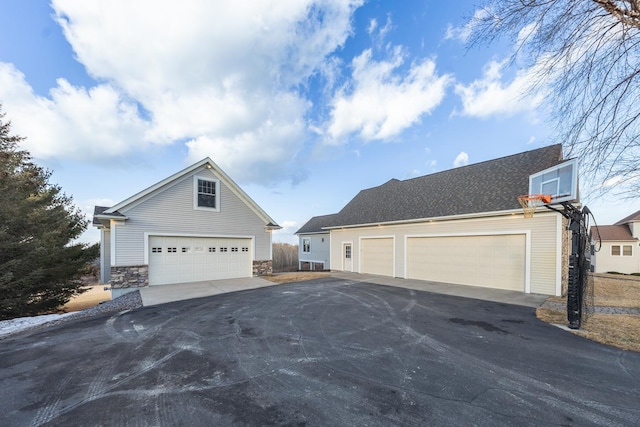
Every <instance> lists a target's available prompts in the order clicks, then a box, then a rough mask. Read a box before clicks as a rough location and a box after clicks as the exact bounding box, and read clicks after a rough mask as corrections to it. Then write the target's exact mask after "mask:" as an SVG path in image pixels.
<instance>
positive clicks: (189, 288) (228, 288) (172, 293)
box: [140, 277, 276, 307]
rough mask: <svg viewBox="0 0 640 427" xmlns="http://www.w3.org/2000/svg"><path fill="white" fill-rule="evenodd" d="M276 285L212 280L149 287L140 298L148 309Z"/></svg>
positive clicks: (260, 281)
mask: <svg viewBox="0 0 640 427" xmlns="http://www.w3.org/2000/svg"><path fill="white" fill-rule="evenodd" d="M274 285H276V283H273V282H270V281H268V280H265V279H261V278H260V277H246V278H240V279H226V280H210V281H207V282H194V283H180V284H175V285H158V286H147V287H146V288H140V297H141V298H142V305H143V306H145V307H147V306H150V305H158V304H165V303H168V302H173V301H182V300H187V299H192V298H202V297H208V296H211V295H218V294H226V293H228V292H237V291H244V290H247V289H257V288H264V287H266V286H274Z"/></svg>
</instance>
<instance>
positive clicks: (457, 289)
mask: <svg viewBox="0 0 640 427" xmlns="http://www.w3.org/2000/svg"><path fill="white" fill-rule="evenodd" d="M331 276H332V277H337V278H340V279H343V280H351V281H354V282H367V283H375V284H378V285H386V286H395V287H398V288H407V289H415V290H417V291H426V292H434V293H437V294H444V295H453V296H458V297H465V298H474V299H479V300H483V301H493V302H501V303H504V304H514V305H521V306H525V307H534V308H537V307H540V306H541V305H542V304H543V303H544V302H545V301H546V300H547V298H549V296H548V295H539V294H525V293H524V292H518V291H506V290H502V289H491V288H482V287H479V286H465V285H454V284H451V283H439V282H428V281H426V280H412V279H399V278H395V277H386V276H376V275H373V274H360V273H345V272H337V271H336V272H332V273H331Z"/></svg>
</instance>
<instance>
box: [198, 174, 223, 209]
mask: <svg viewBox="0 0 640 427" xmlns="http://www.w3.org/2000/svg"><path fill="white" fill-rule="evenodd" d="M193 186H194V194H193V196H194V197H193V198H194V200H193V205H194V208H195V209H206V210H214V211H219V210H220V181H218V180H216V179H206V178H202V177H197V176H196V177H194V180H193Z"/></svg>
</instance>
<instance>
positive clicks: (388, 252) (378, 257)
mask: <svg viewBox="0 0 640 427" xmlns="http://www.w3.org/2000/svg"><path fill="white" fill-rule="evenodd" d="M360 242H361V243H360V247H361V252H360V254H361V255H360V256H361V258H360V263H361V264H360V265H361V269H362V271H361V272H362V273H369V274H379V275H381V276H393V239H392V238H376V239H362V240H361V241H360Z"/></svg>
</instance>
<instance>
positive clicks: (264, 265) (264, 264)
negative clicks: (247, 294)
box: [253, 259, 273, 276]
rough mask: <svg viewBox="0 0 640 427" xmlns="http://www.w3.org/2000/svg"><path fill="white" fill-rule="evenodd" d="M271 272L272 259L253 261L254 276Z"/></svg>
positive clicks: (268, 274) (267, 274)
mask: <svg viewBox="0 0 640 427" xmlns="http://www.w3.org/2000/svg"><path fill="white" fill-rule="evenodd" d="M271 274H273V261H271V260H270V259H267V260H263V261H253V275H254V276H270V275H271Z"/></svg>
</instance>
